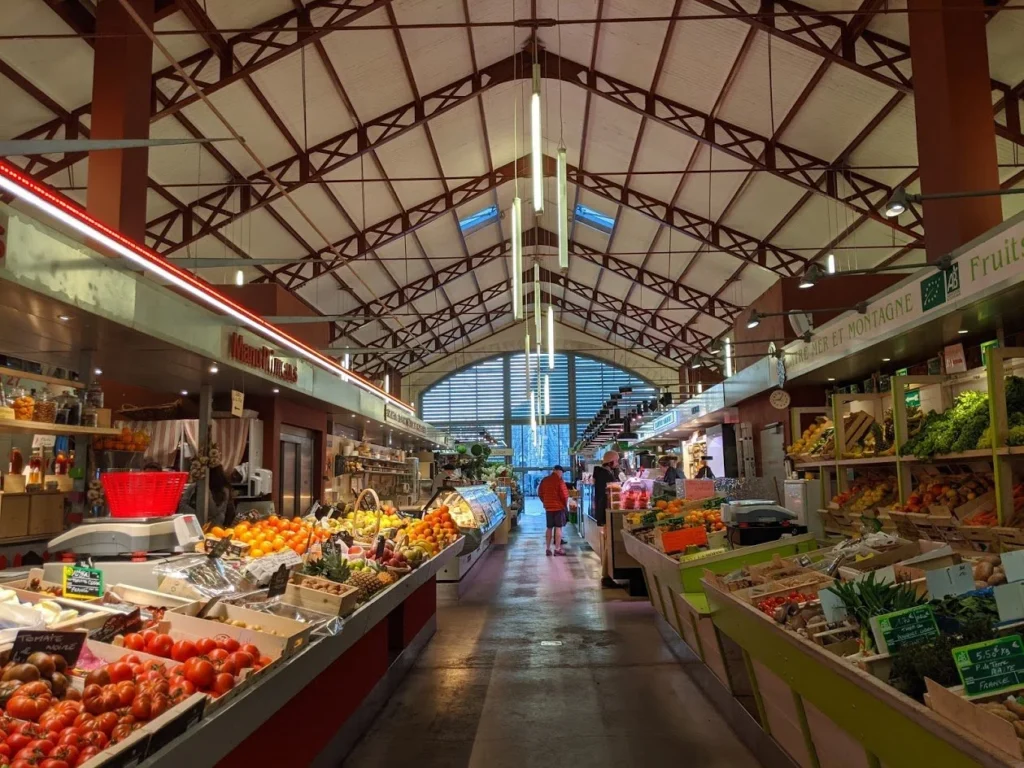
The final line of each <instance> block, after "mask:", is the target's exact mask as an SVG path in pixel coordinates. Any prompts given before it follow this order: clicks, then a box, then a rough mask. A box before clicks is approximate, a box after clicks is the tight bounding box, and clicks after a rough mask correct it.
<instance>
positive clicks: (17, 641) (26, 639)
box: [11, 629, 85, 667]
mask: <svg viewBox="0 0 1024 768" xmlns="http://www.w3.org/2000/svg"><path fill="white" fill-rule="evenodd" d="M83 645H85V632H84V631H83V630H75V631H69V632H57V631H49V630H45V629H44V630H38V629H22V630H20V631H19V632H18V634H17V635H15V636H14V646H13V647H12V648H11V661H13V662H14V663H15V664H20V663H21V662H23V661H27V660H28V657H29V656H31V655H32V654H33V653H39V652H42V653H56V654H60V655H61V656H63V657H64V661H66V662H67V663H68V666H69V667H73V666H75V663H76V662H77V661H78V654H80V653H81V652H82V646H83Z"/></svg>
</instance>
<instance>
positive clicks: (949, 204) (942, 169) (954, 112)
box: [907, 0, 1003, 261]
mask: <svg viewBox="0 0 1024 768" xmlns="http://www.w3.org/2000/svg"><path fill="white" fill-rule="evenodd" d="M908 7H909V10H910V13H909V14H907V16H908V19H909V24H910V55H911V63H912V66H913V78H914V101H915V110H916V116H917V152H918V162H919V164H920V168H921V191H922V192H923V193H924V194H934V193H938V192H968V191H978V190H992V189H998V188H999V168H998V160H997V159H996V136H995V124H994V122H993V119H992V96H991V86H990V82H989V70H988V46H987V44H986V39H985V15H984V13H983V10H984V6H983V4H982V2H981V0H909V3H908ZM953 8H956V9H958V10H951V9H953ZM965 8H966V9H969V10H963V9H965ZM1002 220H1003V213H1002V207H1001V205H1000V202H999V198H998V197H981V198H973V199H968V198H961V199H953V200H929V201H926V202H925V203H924V226H925V245H926V249H927V253H928V261H935V260H936V259H938V258H940V257H941V256H943V255H945V254H947V253H949V252H950V251H952V250H953V249H955V248H957V247H959V246H961V245H963V244H964V243H966V242H968V241H969V240H971V239H973V238H975V237H977V236H978V235H980V234H982V233H983V232H986V231H988V230H989V229H991V228H992V227H994V226H995V225H997V224H999V223H1000V222H1001V221H1002Z"/></svg>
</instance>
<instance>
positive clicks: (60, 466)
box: [53, 451, 70, 475]
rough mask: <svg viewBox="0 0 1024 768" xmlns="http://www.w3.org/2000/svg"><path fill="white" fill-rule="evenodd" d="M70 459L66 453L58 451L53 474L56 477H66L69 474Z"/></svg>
mask: <svg viewBox="0 0 1024 768" xmlns="http://www.w3.org/2000/svg"><path fill="white" fill-rule="evenodd" d="M69 466H70V463H69V462H68V457H67V456H65V455H64V451H58V452H57V457H56V458H55V459H54V460H53V474H55V475H66V474H67V473H68V467H69Z"/></svg>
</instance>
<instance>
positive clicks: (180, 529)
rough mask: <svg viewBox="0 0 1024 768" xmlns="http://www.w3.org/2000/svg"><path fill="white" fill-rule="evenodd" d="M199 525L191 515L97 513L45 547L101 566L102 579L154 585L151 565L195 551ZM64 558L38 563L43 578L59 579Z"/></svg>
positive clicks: (109, 581)
mask: <svg viewBox="0 0 1024 768" xmlns="http://www.w3.org/2000/svg"><path fill="white" fill-rule="evenodd" d="M202 540H203V529H202V528H201V527H200V525H199V520H198V519H197V518H196V516H195V515H167V516H166V517H97V518H93V519H90V520H86V521H84V522H83V523H81V524H80V525H78V526H75V527H74V528H72V529H71V530H70V531H67V532H66V533H62V534H61V535H60V536H57V537H56V538H54V539H51V540H50V542H49V544H48V545H47V548H48V549H49V550H50V551H51V552H74V553H75V555H77V556H78V559H79V560H88V561H92V564H93V565H94V566H95V567H97V568H102V569H103V574H104V580H105V581H106V583H108V584H130V585H132V586H135V587H140V588H142V589H156V586H157V578H156V576H155V575H154V574H153V567H154V566H156V565H158V564H159V563H161V562H166V561H168V560H172V559H176V558H178V557H182V556H183V555H184V554H185V553H192V552H194V551H195V545H196V544H198V543H199V542H201V541H202ZM64 565H65V563H61V562H53V563H46V564H45V565H44V566H43V578H44V579H45V580H46V581H53V582H58V583H59V582H60V581H61V575H62V569H63V567H64Z"/></svg>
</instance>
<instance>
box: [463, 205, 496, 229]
mask: <svg viewBox="0 0 1024 768" xmlns="http://www.w3.org/2000/svg"><path fill="white" fill-rule="evenodd" d="M497 220H498V206H496V205H489V206H488V207H486V208H484V209H482V210H479V211H477V212H476V213H471V214H470V215H469V216H467V217H466V218H464V219H459V229H461V230H462V234H464V235H468V234H469V233H470V232H475V231H476V230H478V229H480V227H483V226H486V225H488V224H490V223H491V222H493V221H497Z"/></svg>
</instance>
